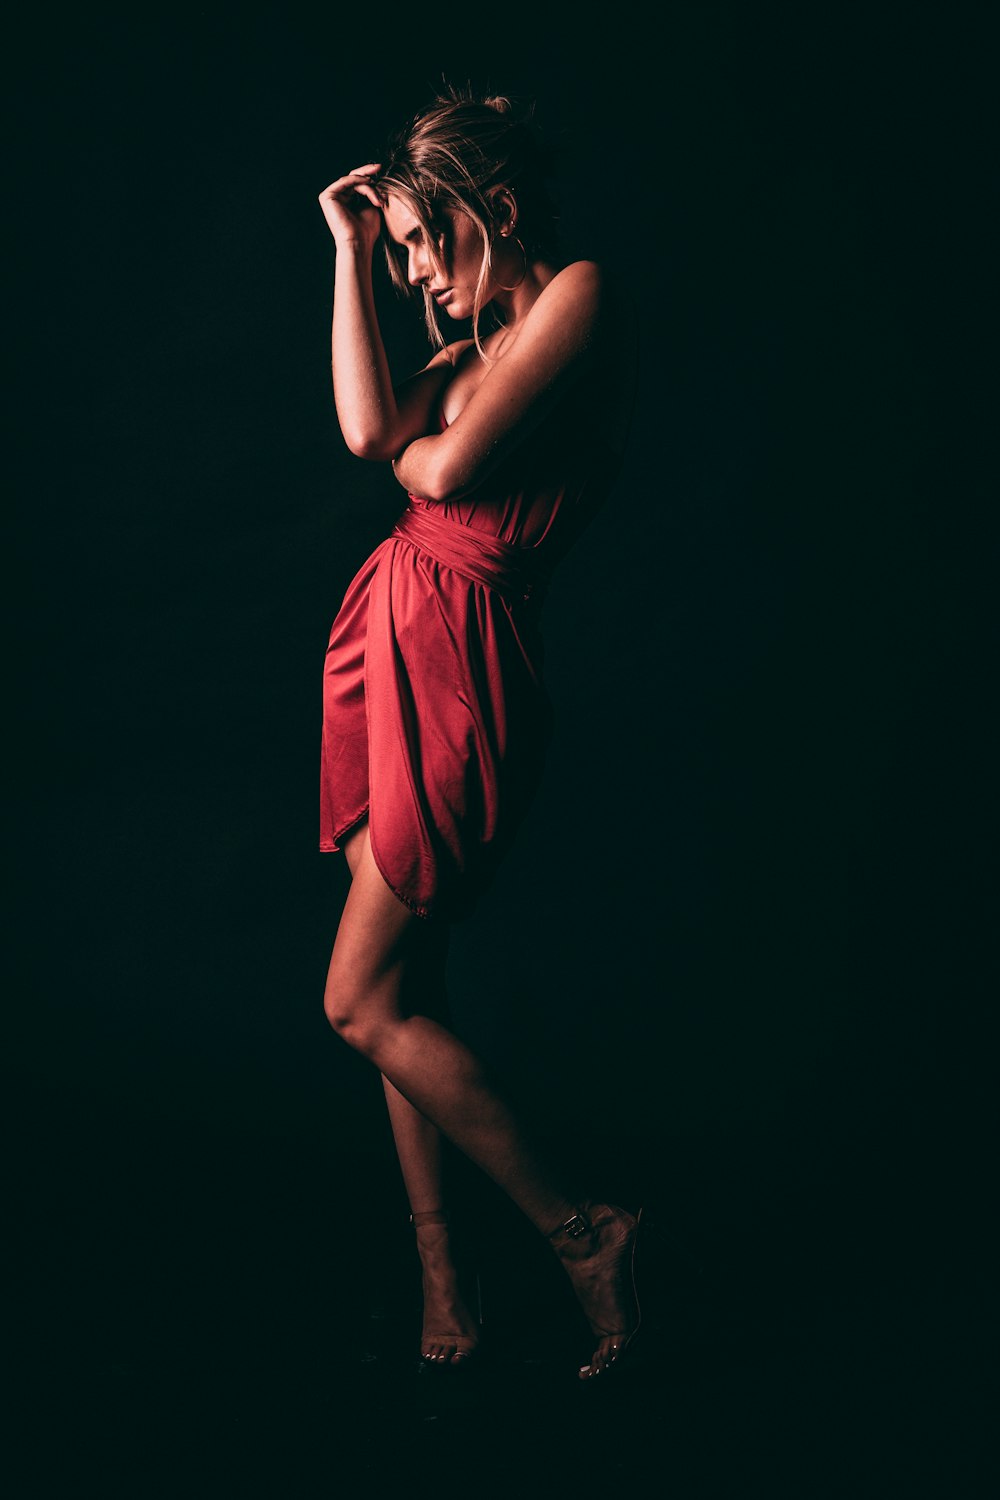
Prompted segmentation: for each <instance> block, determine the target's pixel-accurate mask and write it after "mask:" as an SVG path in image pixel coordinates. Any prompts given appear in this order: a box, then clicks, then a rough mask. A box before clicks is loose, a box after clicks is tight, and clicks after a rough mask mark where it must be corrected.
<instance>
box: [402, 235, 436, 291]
mask: <svg viewBox="0 0 1000 1500" xmlns="http://www.w3.org/2000/svg"><path fill="white" fill-rule="evenodd" d="M406 279H407V281H408V282H409V283H410V285H411V286H420V285H421V284H422V283H423V282H425V281H428V280H429V279H430V277H429V275H428V270H427V251H426V249H425V247H424V246H423V245H411V246H410V254H409V259H408V261H407V267H406Z"/></svg>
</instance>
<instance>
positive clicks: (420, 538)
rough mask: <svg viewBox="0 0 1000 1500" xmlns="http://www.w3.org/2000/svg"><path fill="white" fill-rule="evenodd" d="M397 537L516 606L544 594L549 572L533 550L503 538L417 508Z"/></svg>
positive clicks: (402, 519)
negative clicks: (533, 596) (515, 603)
mask: <svg viewBox="0 0 1000 1500" xmlns="http://www.w3.org/2000/svg"><path fill="white" fill-rule="evenodd" d="M392 536H393V537H397V538H399V539H400V540H401V541H404V542H410V543H411V544H412V545H413V546H414V547H418V548H419V549H420V551H421V552H426V553H427V555H428V557H432V558H433V559H434V561H435V562H439V563H443V564H444V566H445V567H446V568H451V569H453V571H454V572H456V573H461V575H462V576H463V578H470V579H472V580H473V582H475V583H483V584H485V585H486V587H487V588H491V589H495V590H496V592H497V593H498V594H501V595H503V597H504V598H506V599H509V600H511V601H521V602H522V603H523V602H525V601H526V600H528V599H530V598H531V597H532V595H534V594H536V593H541V590H542V587H543V585H544V583H545V581H546V577H547V573H546V571H545V570H544V569H542V568H541V567H540V566H539V562H538V558H537V556H536V553H535V549H534V548H533V547H512V546H511V545H510V543H509V542H502V541H501V540H500V538H499V537H494V536H487V535H486V533H485V532H482V531H473V530H472V528H471V527H470V526H463V525H462V523H461V522H460V521H449V519H448V518H447V516H443V515H439V514H438V513H437V512H435V511H428V510H419V509H418V508H417V507H416V506H415V505H413V504H412V503H411V504H410V505H408V506H407V508H406V510H404V511H403V514H402V515H401V516H400V517H399V519H398V521H397V522H396V524H395V526H394V527H393V529H392Z"/></svg>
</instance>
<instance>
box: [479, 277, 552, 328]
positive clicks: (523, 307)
mask: <svg viewBox="0 0 1000 1500" xmlns="http://www.w3.org/2000/svg"><path fill="white" fill-rule="evenodd" d="M559 269H560V268H559V266H558V265H556V264H555V262H554V261H549V260H533V261H532V262H531V263H530V264H529V266H528V268H527V270H526V272H525V274H524V279H523V281H521V282H519V284H518V285H517V286H516V287H514V289H513V291H510V292H505V291H503V290H502V289H499V288H498V290H497V292H496V294H495V296H494V297H493V301H494V303H495V304H496V306H497V308H498V309H499V310H500V312H501V313H502V314H503V321H504V327H505V328H515V327H516V326H517V324H518V323H519V322H520V321H521V319H522V318H524V317H526V316H527V314H528V313H529V312H530V310H531V308H532V306H533V305H534V303H535V302H537V300H538V298H539V297H540V296H541V294H542V292H543V291H544V290H545V288H546V287H547V286H548V284H549V282H550V281H551V280H552V278H553V276H555V275H557V274H558V272H559Z"/></svg>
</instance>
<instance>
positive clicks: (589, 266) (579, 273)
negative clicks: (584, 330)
mask: <svg viewBox="0 0 1000 1500" xmlns="http://www.w3.org/2000/svg"><path fill="white" fill-rule="evenodd" d="M607 293H608V278H607V275H606V273H605V271H604V268H603V266H601V265H600V264H599V263H598V262H597V261H596V260H573V261H570V263H569V265H567V266H563V267H562V269H561V270H559V271H557V272H556V274H555V275H554V276H553V278H552V280H551V281H550V282H549V283H548V284H547V285H546V287H545V288H544V290H543V291H542V294H541V296H540V297H539V299H538V302H539V303H540V302H542V301H543V300H544V301H546V302H549V303H552V302H558V303H566V302H572V303H574V305H575V306H577V307H578V308H580V310H581V311H584V312H586V311H587V310H590V309H592V310H593V311H594V312H595V313H596V312H598V311H599V310H600V307H601V304H602V302H603V300H604V299H605V298H606V296H607ZM536 306H537V304H536Z"/></svg>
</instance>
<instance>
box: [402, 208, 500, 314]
mask: <svg viewBox="0 0 1000 1500" xmlns="http://www.w3.org/2000/svg"><path fill="white" fill-rule="evenodd" d="M383 214H384V216H385V225H386V228H387V229H388V231H389V233H390V235H391V236H392V238H393V239H394V240H395V241H396V243H397V245H401V246H402V247H403V249H404V250H405V251H406V256H407V266H406V275H407V280H408V281H409V282H410V284H411V286H425V287H426V288H427V289H428V291H430V293H431V295H432V296H433V297H434V300H435V302H436V303H437V304H438V306H439V307H443V308H444V309H445V311H446V312H447V313H448V315H449V317H452V318H471V316H472V309H473V304H474V301H475V293H476V286H477V284H478V281H479V271H480V267H481V266H482V263H483V238H482V235H481V234H480V232H479V229H478V227H477V225H476V223H475V222H474V220H472V219H470V218H469V216H468V214H463V213H461V212H459V211H458V210H456V209H448V210H446V211H445V217H446V218H447V220H448V223H449V225H450V229H451V232H450V235H449V236H447V237H446V236H445V235H441V236H440V237H439V239H438V244H437V253H438V260H437V261H435V260H434V259H433V257H432V255H431V252H430V247H429V245H428V243H427V240H426V237H425V235H424V231H423V229H422V228H421V226H420V221H419V219H418V218H417V216H416V214H415V213H414V212H413V210H412V209H411V208H409V207H408V206H407V204H406V203H405V202H404V201H403V199H402V198H399V197H397V196H396V195H395V194H393V193H390V194H389V195H388V197H387V199H386V202H385V206H384V208H383ZM446 238H447V239H450V241H451V243H450V245H449V244H447V243H446ZM485 291H486V301H488V300H489V296H490V287H489V284H488V283H487V286H486V288H485Z"/></svg>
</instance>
